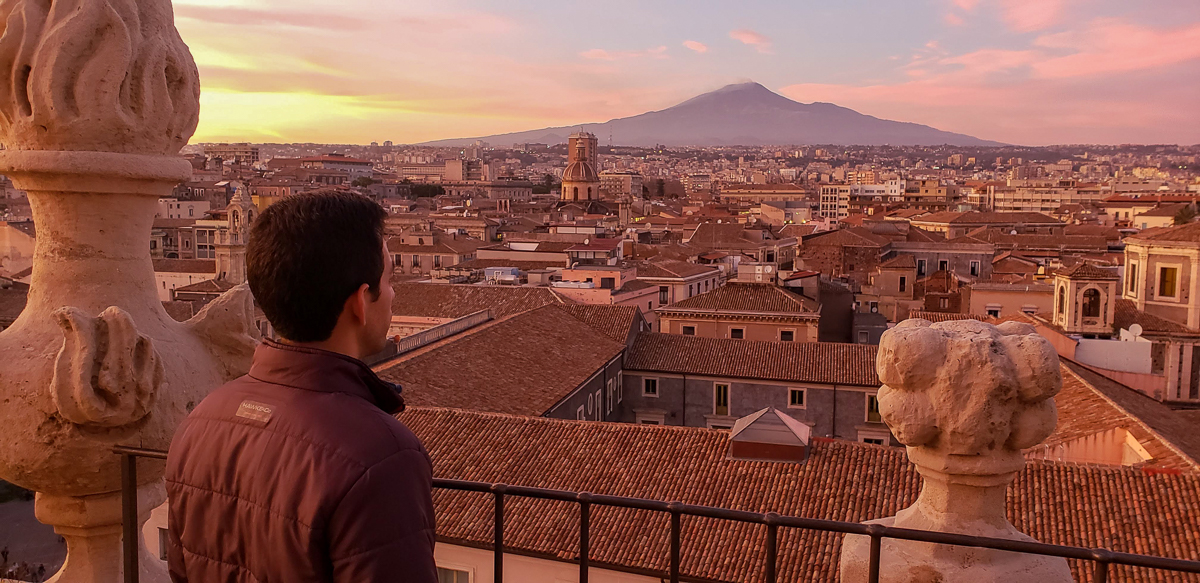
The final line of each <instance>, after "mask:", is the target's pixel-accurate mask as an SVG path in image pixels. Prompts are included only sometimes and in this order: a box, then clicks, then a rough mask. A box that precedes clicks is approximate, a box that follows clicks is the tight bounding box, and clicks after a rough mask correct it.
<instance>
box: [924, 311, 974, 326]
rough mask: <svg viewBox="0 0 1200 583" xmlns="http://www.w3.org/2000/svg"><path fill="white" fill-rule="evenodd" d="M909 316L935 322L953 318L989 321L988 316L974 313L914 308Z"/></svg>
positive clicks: (948, 320)
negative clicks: (952, 312) (953, 312)
mask: <svg viewBox="0 0 1200 583" xmlns="http://www.w3.org/2000/svg"><path fill="white" fill-rule="evenodd" d="M908 317H909V318H911V319H914V320H928V321H930V322H933V323H934V324H936V323H938V322H950V321H952V320H980V321H987V318H986V317H984V316H976V315H974V314H950V313H946V312H926V311H924V310H912V311H910V312H909V313H908Z"/></svg>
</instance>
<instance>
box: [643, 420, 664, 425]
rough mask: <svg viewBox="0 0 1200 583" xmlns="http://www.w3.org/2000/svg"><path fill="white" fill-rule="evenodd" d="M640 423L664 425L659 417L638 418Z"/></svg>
mask: <svg viewBox="0 0 1200 583" xmlns="http://www.w3.org/2000/svg"><path fill="white" fill-rule="evenodd" d="M638 424H639V425H662V422H660V421H658V420H657V419H638Z"/></svg>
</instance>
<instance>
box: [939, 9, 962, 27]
mask: <svg viewBox="0 0 1200 583" xmlns="http://www.w3.org/2000/svg"><path fill="white" fill-rule="evenodd" d="M942 20H943V21H945V22H946V24H949V25H950V26H962V25H963V19H962V17H961V16H959V15H957V14H955V13H953V12H947V13H946V16H944V17H942Z"/></svg>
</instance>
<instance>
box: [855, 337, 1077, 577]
mask: <svg viewBox="0 0 1200 583" xmlns="http://www.w3.org/2000/svg"><path fill="white" fill-rule="evenodd" d="M876 367H877V369H878V372H879V378H880V380H881V381H882V382H883V386H882V387H880V389H879V410H880V414H881V416H882V417H883V420H884V422H885V423H887V425H888V427H890V428H891V430H892V433H893V434H894V435H895V436H896V439H898V440H900V442H901V443H903V444H905V445H906V446H907V447H908V457H909V459H910V460H911V461H912V462H913V464H915V465H916V467H917V471H919V472H920V473H921V476H922V477H923V478H924V485H923V486H922V488H921V494H920V495H919V497H918V498H917V501H916V502H915V503H914V504H913V505H912V506H910V507H908V508H906V509H904V510H901V511H900V512H898V513H896V516H895V517H893V518H885V519H882V520H876V521H872V522H873V523H876V524H883V525H887V526H896V527H902V528H912V529H919V530H936V531H942V532H953V533H959V534H969V535H976V536H987V537H995V538H1007V539H1015V540H1026V541H1028V540H1033V539H1031V538H1030V537H1028V536H1026V535H1025V534H1023V533H1021V532H1020V531H1018V530H1017V529H1016V528H1015V527H1013V525H1012V524H1010V523H1009V522H1008V519H1007V517H1006V515H1005V502H1004V500H1005V492H1006V490H1007V489H1008V484H1009V483H1011V482H1012V480H1013V478H1014V477H1015V476H1016V472H1018V471H1019V470H1020V469H1021V468H1022V467H1024V465H1025V458H1024V457H1023V455H1022V450H1024V449H1027V448H1030V447H1033V446H1035V445H1037V444H1039V443H1041V442H1042V440H1044V439H1046V437H1048V436H1049V435H1050V433H1052V432H1053V431H1054V427H1055V424H1056V423H1057V419H1058V415H1057V411H1056V409H1055V406H1054V400H1053V397H1054V395H1056V394H1057V393H1058V391H1059V390H1060V389H1061V388H1062V377H1061V373H1060V371H1059V365H1058V355H1057V353H1056V352H1055V350H1054V347H1053V346H1051V345H1050V343H1049V341H1047V340H1046V339H1045V338H1042V337H1041V336H1039V335H1038V334H1037V333H1036V331H1035V330H1034V329H1033V327H1031V326H1028V325H1025V324H1019V323H1015V322H1010V323H1006V324H1002V325H1001V326H992V325H990V324H986V323H983V322H978V321H975V320H965V321H959V322H944V323H939V324H930V323H929V322H927V321H925V320H907V321H905V322H902V323H901V324H900V325H898V326H897V327H896V328H893V329H892V330H889V331H887V332H885V333H884V335H883V338H882V340H881V342H880V345H879V355H878V357H877V359H876ZM869 557H870V540H869V538H867V537H863V536H847V537H846V539H845V541H844V542H843V544H842V562H841V579H842V581H843V582H845V583H850V582H857V581H866V580H867V567H868V562H869ZM881 566H882V568H881V571H880V581H888V582H896V583H901V582H904V583H908V582H913V583H916V582H924V581H943V582H945V583H952V582H956V581H961V582H964V583H988V582H996V583H1000V582H1004V583H1009V582H1011V581H1045V582H1061V581H1071V580H1072V579H1071V572H1070V570H1069V569H1068V567H1067V563H1066V561H1065V560H1063V559H1056V558H1050V557H1039V556H1036V555H1022V554H1017V553H1008V552H1001V551H991V550H986V549H973V548H965V547H950V546H941V545H933V544H929V543H919V542H909V541H900V540H894V539H884V541H883V545H882V553H881Z"/></svg>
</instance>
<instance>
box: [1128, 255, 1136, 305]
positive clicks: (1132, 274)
mask: <svg viewBox="0 0 1200 583" xmlns="http://www.w3.org/2000/svg"><path fill="white" fill-rule="evenodd" d="M1137 272H1138V264H1136V263H1132V262H1131V263H1130V264H1129V273H1128V274H1126V277H1127V278H1128V279H1129V285H1128V286H1127V288H1128V289H1129V295H1131V296H1133V297H1135V298H1136V297H1137Z"/></svg>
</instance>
